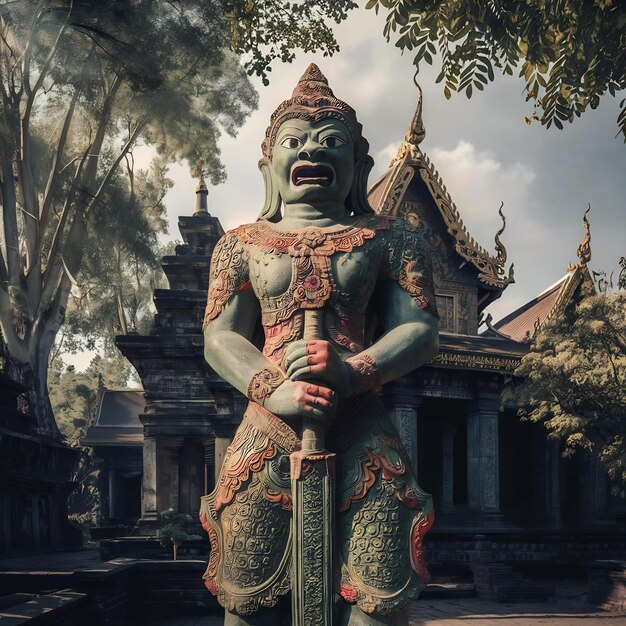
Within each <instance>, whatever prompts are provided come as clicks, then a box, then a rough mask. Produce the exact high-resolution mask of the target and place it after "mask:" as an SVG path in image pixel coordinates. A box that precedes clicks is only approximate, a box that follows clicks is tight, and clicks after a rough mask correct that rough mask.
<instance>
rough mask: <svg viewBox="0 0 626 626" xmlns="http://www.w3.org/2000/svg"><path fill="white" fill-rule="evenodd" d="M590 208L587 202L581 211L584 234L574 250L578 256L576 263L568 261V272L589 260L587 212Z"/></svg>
mask: <svg viewBox="0 0 626 626" xmlns="http://www.w3.org/2000/svg"><path fill="white" fill-rule="evenodd" d="M590 210H591V204H589V203H587V210H586V211H585V212H584V213H583V226H584V227H585V236H584V237H583V240H582V241H581V243H580V245H579V246H578V250H576V255H577V256H578V265H573V264H572V263H570V264H569V265H568V267H567V271H568V272H573V271H574V270H575V269H576V268H577V267H580V268H583V267H587V263H589V261H591V231H590V229H589V220H588V219H587V213H589V211H590Z"/></svg>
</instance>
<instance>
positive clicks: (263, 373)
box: [248, 367, 285, 406]
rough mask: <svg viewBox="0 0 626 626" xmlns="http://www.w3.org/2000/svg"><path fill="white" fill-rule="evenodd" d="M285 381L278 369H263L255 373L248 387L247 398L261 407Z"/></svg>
mask: <svg viewBox="0 0 626 626" xmlns="http://www.w3.org/2000/svg"><path fill="white" fill-rule="evenodd" d="M284 380H285V375H284V374H283V373H282V372H281V371H280V370H278V369H270V368H269V367H265V368H263V369H262V370H259V371H258V372H256V373H255V374H254V375H253V376H252V378H251V379H250V383H249V385H248V398H250V400H252V401H253V402H256V403H257V404H260V405H261V406H263V404H264V402H265V399H266V398H267V397H268V396H270V395H272V394H273V393H274V391H276V389H278V387H280V385H281V384H282V383H283V381H284Z"/></svg>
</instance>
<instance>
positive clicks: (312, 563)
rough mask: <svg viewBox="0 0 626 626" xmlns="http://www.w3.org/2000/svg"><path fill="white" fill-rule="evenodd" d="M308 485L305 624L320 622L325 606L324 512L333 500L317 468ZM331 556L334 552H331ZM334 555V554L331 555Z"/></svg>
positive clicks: (304, 515)
mask: <svg viewBox="0 0 626 626" xmlns="http://www.w3.org/2000/svg"><path fill="white" fill-rule="evenodd" d="M303 480H304V481H306V483H307V485H306V487H305V489H306V490H307V497H306V498H302V499H301V500H300V502H299V504H300V505H302V518H301V520H302V536H301V537H300V539H301V542H302V554H306V555H307V557H306V558H304V559H303V562H302V589H303V591H304V595H305V600H304V615H303V618H304V619H303V624H319V623H320V615H319V612H318V611H319V608H320V607H323V606H324V588H323V580H324V575H323V574H324V572H323V563H324V561H325V560H326V559H325V558H324V552H325V548H326V544H327V538H326V537H325V531H326V529H325V528H324V525H323V524H322V523H321V519H320V518H321V511H322V510H323V509H324V506H328V505H329V504H330V503H328V502H325V501H324V493H325V489H324V481H323V476H322V474H321V473H320V472H319V471H317V470H316V469H313V470H312V471H309V472H306V475H305V476H304V478H303ZM328 556H330V555H328ZM331 558H332V557H331Z"/></svg>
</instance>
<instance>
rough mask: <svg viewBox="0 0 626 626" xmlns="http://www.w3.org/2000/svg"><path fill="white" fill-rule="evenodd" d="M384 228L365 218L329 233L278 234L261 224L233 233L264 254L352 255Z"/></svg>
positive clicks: (380, 222) (381, 222)
mask: <svg viewBox="0 0 626 626" xmlns="http://www.w3.org/2000/svg"><path fill="white" fill-rule="evenodd" d="M385 225H386V222H385V221H384V219H381V218H380V217H372V216H367V217H363V218H361V219H359V220H357V221H356V222H355V223H354V224H353V225H351V226H346V227H345V228H342V229H340V230H336V231H330V232H328V231H323V230H321V229H319V228H307V229H303V230H296V231H281V230H278V229H277V228H274V227H272V226H269V225H268V224H265V223H262V222H257V223H255V224H246V225H244V226H240V227H239V228H238V229H237V232H238V233H239V235H240V237H241V241H242V242H243V243H249V244H253V245H255V246H258V247H259V248H260V249H261V250H263V251H264V252H272V253H274V254H289V255H290V256H311V255H316V256H332V255H333V254H334V253H335V252H352V250H353V249H354V248H358V247H360V246H362V245H363V243H364V242H365V241H366V240H367V239H373V238H374V237H375V236H376V230H380V229H381V228H385Z"/></svg>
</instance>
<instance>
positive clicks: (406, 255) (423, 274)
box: [385, 218, 439, 317]
mask: <svg viewBox="0 0 626 626" xmlns="http://www.w3.org/2000/svg"><path fill="white" fill-rule="evenodd" d="M386 219H387V220H388V228H387V229H386V234H385V237H386V241H387V246H388V255H389V256H388V266H387V274H388V277H389V278H391V279H392V280H395V281H397V282H398V284H399V285H400V286H401V287H402V288H403V289H405V290H406V291H408V292H409V293H410V294H411V297H412V298H413V300H414V301H415V302H416V303H417V305H418V306H419V307H420V308H421V309H424V310H425V311H428V312H429V313H431V314H432V315H434V316H435V317H439V315H438V313H437V305H436V302H435V293H434V288H433V276H432V266H431V259H430V256H429V254H428V252H427V246H426V242H425V240H424V231H423V230H422V229H420V228H416V227H415V226H412V225H411V224H409V223H407V222H406V221H405V220H403V219H400V218H386Z"/></svg>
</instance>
